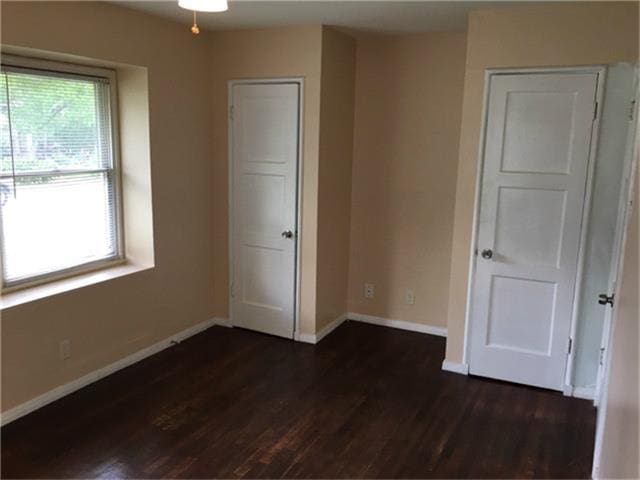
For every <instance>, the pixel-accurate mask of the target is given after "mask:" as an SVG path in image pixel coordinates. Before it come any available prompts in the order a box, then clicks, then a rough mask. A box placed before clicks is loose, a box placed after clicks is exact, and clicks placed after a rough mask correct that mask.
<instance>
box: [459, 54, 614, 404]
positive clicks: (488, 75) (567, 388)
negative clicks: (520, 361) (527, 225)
mask: <svg viewBox="0 0 640 480" xmlns="http://www.w3.org/2000/svg"><path fill="white" fill-rule="evenodd" d="M606 72H607V67H606V65H585V66H571V67H554V66H550V67H523V68H508V67H507V68H488V69H486V70H485V72H484V92H483V105H482V123H481V127H480V142H479V145H478V155H477V161H476V185H475V196H474V206H473V220H472V230H471V243H470V248H469V267H468V276H467V297H466V300H465V318H464V339H463V347H462V349H463V350H462V367H463V369H464V371H465V372H467V373H468V371H469V367H470V349H471V345H470V343H471V338H470V337H471V328H472V325H471V318H472V302H473V293H474V292H473V289H474V284H475V270H476V259H477V250H478V245H477V242H478V228H479V224H478V223H479V222H478V221H479V214H480V200H481V198H482V180H483V176H484V155H485V144H486V136H487V123H488V115H489V94H490V92H491V80H492V78H493V77H494V76H499V75H528V74H553V73H576V74H577V73H595V74H597V75H598V82H597V85H596V98H595V101H596V102H597V104H598V112H597V116H596V118H595V119H594V122H593V125H592V129H591V141H590V145H589V159H588V165H587V179H586V185H585V198H584V203H583V207H582V220H581V222H580V244H579V246H578V264H577V269H576V283H575V289H574V293H573V305H572V307H571V311H572V314H571V323H570V328H569V338H568V339H567V342H570V344H571V346H570V347H569V343H568V344H567V348H568V349H569V348H570V349H569V352H568V353H567V360H566V362H565V371H564V375H563V376H564V385H563V390H562V391H563V393H564V394H565V395H572V394H573V370H574V363H575V362H574V356H575V351H576V348H575V337H576V330H577V316H578V301H577V300H578V299H579V298H580V295H581V291H582V272H583V268H584V267H583V266H584V259H585V244H586V232H587V231H588V227H589V213H590V210H591V208H590V207H591V194H592V190H593V177H594V169H595V160H596V157H597V150H598V137H599V131H600V119H601V111H602V108H601V107H602V104H603V103H602V101H603V97H604V85H605V81H606Z"/></svg>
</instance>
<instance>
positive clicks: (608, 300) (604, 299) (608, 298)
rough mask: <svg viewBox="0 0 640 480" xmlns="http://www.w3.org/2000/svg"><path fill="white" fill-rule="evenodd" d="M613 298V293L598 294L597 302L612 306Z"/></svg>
mask: <svg viewBox="0 0 640 480" xmlns="http://www.w3.org/2000/svg"><path fill="white" fill-rule="evenodd" d="M614 299H615V295H614V294H613V293H612V294H611V295H607V294H606V293H601V294H600V295H598V303H599V304H600V305H611V306H612V307H613V301H614Z"/></svg>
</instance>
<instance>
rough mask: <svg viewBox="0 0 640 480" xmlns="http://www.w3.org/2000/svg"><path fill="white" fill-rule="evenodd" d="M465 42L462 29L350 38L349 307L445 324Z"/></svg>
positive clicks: (375, 313) (389, 315) (403, 318)
mask: <svg viewBox="0 0 640 480" xmlns="http://www.w3.org/2000/svg"><path fill="white" fill-rule="evenodd" d="M465 48H466V44H465V34H464V33H428V34H416V35H401V36H363V37H359V38H358V43H357V70H356V107H355V135H354V158H353V193H352V207H351V208H352V213H351V216H352V223H351V258H350V265H349V311H351V312H356V313H363V314H369V315H375V316H380V317H386V318H392V319H399V320H405V321H411V322H418V323H424V324H429V325H434V326H440V327H445V326H446V314H447V298H448V293H449V291H448V280H449V261H450V254H451V235H452V232H453V210H454V202H455V188H456V165H457V161H458V142H459V125H460V115H461V108H462V91H463V82H464V62H465ZM365 282H368V283H373V284H375V289H376V290H375V298H374V299H371V300H369V299H365V298H364V295H363V284H364V283H365ZM409 288H410V289H413V290H414V292H415V296H416V300H415V305H413V306H411V305H406V304H405V292H406V290H407V289H409Z"/></svg>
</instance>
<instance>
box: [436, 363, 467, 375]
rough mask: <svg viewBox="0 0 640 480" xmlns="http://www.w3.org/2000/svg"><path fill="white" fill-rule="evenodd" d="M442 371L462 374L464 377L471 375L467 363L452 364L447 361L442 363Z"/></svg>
mask: <svg viewBox="0 0 640 480" xmlns="http://www.w3.org/2000/svg"><path fill="white" fill-rule="evenodd" d="M442 370H444V371H446V372H453V373H460V374H462V375H469V365H467V364H466V363H457V362H450V361H449V360H446V359H445V360H443V361H442Z"/></svg>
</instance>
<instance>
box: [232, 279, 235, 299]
mask: <svg viewBox="0 0 640 480" xmlns="http://www.w3.org/2000/svg"><path fill="white" fill-rule="evenodd" d="M235 296H236V284H235V283H234V282H231V298H235Z"/></svg>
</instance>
